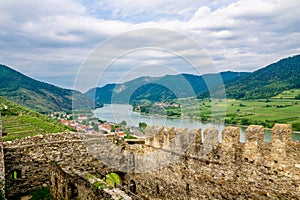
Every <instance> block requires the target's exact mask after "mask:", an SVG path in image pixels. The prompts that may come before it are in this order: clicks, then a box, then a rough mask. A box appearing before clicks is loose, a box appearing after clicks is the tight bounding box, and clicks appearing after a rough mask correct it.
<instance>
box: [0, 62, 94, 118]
mask: <svg viewBox="0 0 300 200" xmlns="http://www.w3.org/2000/svg"><path fill="white" fill-rule="evenodd" d="M0 96H4V97H7V98H8V99H10V100H13V101H15V102H17V103H19V104H21V105H24V106H27V107H29V108H32V109H34V110H36V111H38V112H41V113H47V112H51V111H71V110H72V97H73V98H74V103H75V104H76V105H80V107H77V108H89V107H90V108H92V106H93V101H91V100H90V99H89V98H87V97H86V96H85V95H83V94H82V93H80V92H78V91H74V90H70V89H63V88H60V87H57V86H54V85H50V84H48V83H44V82H40V81H37V80H34V79H32V78H30V77H28V76H25V75H23V74H21V73H20V72H17V71H15V70H13V69H11V68H9V67H7V66H5V65H0Z"/></svg>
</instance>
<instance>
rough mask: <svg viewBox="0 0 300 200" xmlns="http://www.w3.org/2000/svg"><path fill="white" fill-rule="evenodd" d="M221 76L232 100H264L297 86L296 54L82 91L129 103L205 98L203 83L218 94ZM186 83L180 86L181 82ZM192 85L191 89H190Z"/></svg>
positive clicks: (101, 98) (104, 100)
mask: <svg viewBox="0 0 300 200" xmlns="http://www.w3.org/2000/svg"><path fill="white" fill-rule="evenodd" d="M219 75H220V76H221V78H222V80H223V83H224V85H225V89H226V97H227V98H234V99H265V98H270V97H274V96H276V95H278V94H280V93H281V92H283V91H285V90H290V89H298V88H300V55H295V56H292V57H288V58H284V59H281V60H279V61H278V62H275V63H272V64H270V65H267V66H266V67H264V68H261V69H259V70H256V71H254V72H252V73H250V72H231V71H228V72H221V73H220V74H204V75H202V76H197V75H192V74H179V75H166V76H163V77H155V78H153V77H139V78H137V79H134V80H132V81H128V82H125V83H123V84H109V85H106V86H104V87H98V88H92V89H90V90H89V91H87V92H86V93H85V95H87V96H88V97H90V98H91V99H95V100H96V101H97V102H100V103H132V102H133V101H136V100H137V101H140V100H150V101H168V100H172V99H175V98H186V97H192V96H195V94H196V96H197V97H198V98H209V97H210V93H209V91H208V88H207V85H209V86H210V87H211V88H214V90H215V93H216V94H218V87H219V86H218V85H217V84H216V83H215V80H216V76H219ZM184 82H185V83H186V84H185V85H189V86H188V87H182V83H184ZM190 88H192V90H191V89H190Z"/></svg>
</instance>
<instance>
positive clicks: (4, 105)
mask: <svg viewBox="0 0 300 200" xmlns="http://www.w3.org/2000/svg"><path fill="white" fill-rule="evenodd" d="M0 112H1V115H2V132H3V133H2V134H3V140H4V141H7V140H14V139H16V138H22V137H26V136H33V135H37V134H46V133H58V132H63V131H67V130H73V129H72V128H71V127H68V126H65V125H63V124H61V123H60V122H58V121H56V120H54V119H51V118H49V117H48V116H45V115H42V114H39V113H37V112H35V111H32V110H29V109H27V108H25V107H23V106H20V105H18V104H16V103H14V102H12V101H10V100H8V99H6V98H3V97H0Z"/></svg>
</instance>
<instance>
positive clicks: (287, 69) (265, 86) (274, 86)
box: [226, 55, 300, 99]
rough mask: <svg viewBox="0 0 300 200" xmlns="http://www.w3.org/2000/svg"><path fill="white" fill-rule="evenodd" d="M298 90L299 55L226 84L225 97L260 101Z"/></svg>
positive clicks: (299, 82)
mask: <svg viewBox="0 0 300 200" xmlns="http://www.w3.org/2000/svg"><path fill="white" fill-rule="evenodd" d="M295 88H300V55H296V56H293V57H288V58H284V59H282V60H280V61H278V62H276V63H273V64H270V65H268V66H266V67H264V68H262V69H259V70H257V71H255V72H253V73H250V74H248V75H246V76H243V77H241V78H239V79H237V80H235V81H233V82H230V83H228V84H226V93H227V97H229V98H235V99H262V98H269V97H273V96H276V95H278V94H280V93H281V92H283V91H284V90H289V89H295Z"/></svg>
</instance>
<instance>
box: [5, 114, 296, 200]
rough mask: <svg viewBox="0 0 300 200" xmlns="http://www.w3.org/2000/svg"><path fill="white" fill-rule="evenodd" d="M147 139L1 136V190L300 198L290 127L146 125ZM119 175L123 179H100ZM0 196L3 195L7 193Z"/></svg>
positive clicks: (90, 195) (12, 193)
mask: <svg viewBox="0 0 300 200" xmlns="http://www.w3.org/2000/svg"><path fill="white" fill-rule="evenodd" d="M146 133H147V136H148V137H147V138H146V140H145V144H134V145H128V144H125V143H121V144H115V143H114V142H111V141H109V140H108V139H107V138H105V137H103V136H96V135H84V134H78V133H59V134H47V135H37V136H33V137H27V138H23V139H17V140H14V141H7V142H2V134H1V120H0V134H1V137H0V140H1V141H0V190H1V191H2V193H3V195H4V192H5V196H6V198H7V199H13V198H14V197H16V196H18V195H20V194H24V193H26V192H27V191H29V190H33V189H37V188H42V187H50V188H51V194H52V195H53V196H54V197H55V198H56V199H58V200H60V199H61V200H62V199H300V143H299V142H296V141H293V140H292V139H291V134H292V131H291V126H290V125H286V124H277V125H275V126H274V127H273V129H272V142H270V143H265V142H264V127H262V126H253V125H252V126H249V127H248V128H247V130H246V132H245V142H244V143H241V142H240V138H239V137H240V130H239V128H237V127H231V126H230V127H226V128H225V129H224V130H223V131H222V133H221V138H222V139H221V140H220V139H218V134H219V133H218V131H217V130H216V129H213V128H208V129H206V130H203V131H202V130H201V129H192V130H187V129H183V128H180V129H174V128H173V127H166V128H165V127H163V126H148V127H147V129H146ZM109 173H116V174H118V175H119V177H120V183H119V184H115V185H114V186H111V185H109V184H107V182H105V181H103V180H105V177H106V175H107V174H109ZM3 195H2V196H1V195H0V198H4V196H3Z"/></svg>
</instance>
